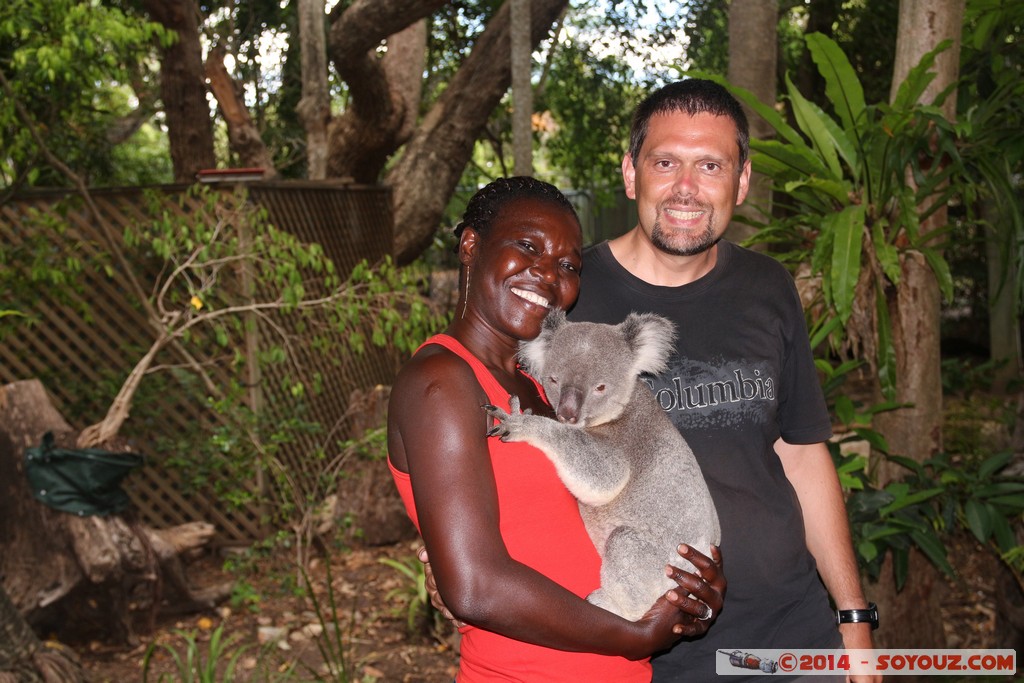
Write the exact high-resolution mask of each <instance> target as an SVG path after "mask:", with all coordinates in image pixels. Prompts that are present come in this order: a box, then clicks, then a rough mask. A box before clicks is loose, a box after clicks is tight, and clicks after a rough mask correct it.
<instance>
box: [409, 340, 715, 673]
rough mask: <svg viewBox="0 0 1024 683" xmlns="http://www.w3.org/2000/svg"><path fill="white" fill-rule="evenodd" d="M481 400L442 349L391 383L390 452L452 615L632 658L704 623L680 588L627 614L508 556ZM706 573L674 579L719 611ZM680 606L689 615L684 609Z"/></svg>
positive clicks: (526, 637)
mask: <svg viewBox="0 0 1024 683" xmlns="http://www.w3.org/2000/svg"><path fill="white" fill-rule="evenodd" d="M486 402H487V401H486V396H485V395H484V393H483V391H482V390H481V389H480V387H479V385H478V384H477V382H476V379H475V377H474V376H473V373H472V371H471V370H470V369H469V368H468V366H466V364H465V363H463V362H462V361H460V360H459V359H457V358H455V357H453V356H450V355H449V354H443V353H434V354H421V356H418V357H417V358H416V359H414V360H413V361H412V362H411V363H410V365H409V366H408V367H407V368H406V369H405V370H404V371H403V373H402V374H401V375H400V377H399V378H398V380H397V381H396V384H395V387H394V388H393V390H392V403H391V407H390V410H389V450H390V451H391V453H392V455H393V456H395V455H397V456H398V457H397V458H395V457H393V461H397V462H396V463H395V464H396V466H398V467H399V468H400V469H401V468H402V464H405V465H406V466H407V467H408V471H409V473H410V475H411V477H412V483H413V493H414V497H415V500H416V511H417V515H418V517H419V522H420V530H421V533H422V535H423V539H424V542H425V544H426V546H427V548H428V550H429V553H430V559H431V564H432V570H433V574H434V577H435V580H436V583H437V587H438V589H439V590H440V592H441V594H442V595H443V596H444V599H445V603H446V604H447V607H448V608H449V609H450V611H451V613H452V614H453V616H454V617H455V618H457V619H459V620H462V621H465V622H467V623H471V624H473V625H475V626H478V627H480V628H484V629H487V630H490V631H494V632H497V633H501V634H503V635H506V636H509V637H512V638H516V639H518V640H523V641H527V642H531V643H536V644H539V645H544V646H547V647H552V648H556V649H561V650H571V651H586V652H595V653H600V654H612V655H622V656H626V657H630V658H634V659H636V658H641V657H645V656H648V655H650V654H651V653H653V652H656V651H658V650H662V649H665V648H667V647H670V646H671V645H672V644H673V643H674V642H675V641H676V640H677V639H678V638H679V637H680V635H681V634H688V633H692V632H694V631H695V630H698V629H702V628H706V626H705V624H704V622H698V623H695V622H696V620H695V619H694V618H693V616H692V614H693V612H696V613H698V614H701V613H703V609H704V608H703V607H702V606H700V605H697V604H696V603H695V601H692V600H689V599H688V598H686V595H685V593H684V591H683V590H680V591H672V593H673V594H674V595H672V596H671V597H669V598H663V599H660V600H659V601H658V602H657V603H656V604H655V606H654V607H653V608H652V610H651V612H649V613H648V614H647V615H645V616H644V617H643V618H642V619H640V620H639V621H637V622H630V621H627V620H625V619H622V618H620V617H618V616H616V615H614V614H611V613H610V612H606V611H604V610H602V609H600V608H597V607H594V606H593V605H591V604H590V603H588V602H586V601H585V600H582V599H580V598H579V597H577V596H576V595H574V594H573V593H572V592H571V591H569V590H566V589H565V588H562V587H561V586H559V585H558V584H556V583H554V582H552V581H551V580H549V579H547V578H546V577H544V576H543V575H541V574H539V573H538V572H536V571H534V570H533V569H530V568H529V567H526V566H525V565H522V564H520V563H519V562H516V561H515V560H513V559H512V558H511V557H510V556H509V554H508V551H507V549H506V548H505V545H504V542H503V541H502V538H501V534H500V531H499V526H498V521H499V520H498V503H497V493H496V488H495V483H494V474H493V471H492V469H491V465H490V457H489V454H488V450H487V442H486V436H485V434H486V430H487V419H486V415H485V413H484V411H483V410H482V409H481V407H480V406H481V405H482V404H483V403H486ZM403 461H404V462H403ZM708 563H709V564H711V563H710V561H709V562H708ZM708 571H709V573H711V574H714V576H710V577H708V579H709V581H711V582H712V583H710V584H709V583H708V582H705V581H701V580H700V579H699V578H697V577H694V576H693V575H688V576H684V577H680V580H679V582H680V585H681V586H684V590H686V591H689V592H692V593H694V594H695V595H697V596H698V597H700V598H701V599H702V600H705V601H706V602H707V603H708V604H709V605H711V607H712V608H713V609H714V611H715V612H717V611H718V610H719V609H720V608H721V586H720V585H718V584H720V583H723V582H722V581H721V580H720V577H719V576H718V575H719V574H720V572H718V571H717V569H716V568H714V567H710V568H708ZM688 603H693V604H688ZM684 604H688V606H689V608H690V609H691V610H692V612H691V613H689V614H688V613H686V612H685V611H681V609H685V607H682V605H684Z"/></svg>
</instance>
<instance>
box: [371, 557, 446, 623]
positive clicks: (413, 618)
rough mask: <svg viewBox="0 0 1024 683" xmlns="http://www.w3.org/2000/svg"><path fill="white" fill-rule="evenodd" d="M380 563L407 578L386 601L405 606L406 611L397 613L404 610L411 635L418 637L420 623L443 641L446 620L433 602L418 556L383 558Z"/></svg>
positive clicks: (423, 568) (401, 608)
mask: <svg viewBox="0 0 1024 683" xmlns="http://www.w3.org/2000/svg"><path fill="white" fill-rule="evenodd" d="M378 562H380V563H381V564H384V565H387V566H388V567H391V568H392V569H394V570H395V571H396V572H398V573H399V574H400V575H401V576H402V578H403V583H402V584H401V585H399V586H398V587H397V588H393V589H391V590H390V591H388V593H387V595H385V596H384V599H385V600H388V601H390V600H394V599H398V600H399V601H401V602H403V603H404V608H403V607H399V608H397V610H398V611H399V612H400V611H402V610H403V609H404V611H405V618H406V624H405V626H406V629H407V630H408V631H409V633H410V634H414V633H416V632H417V631H419V629H420V628H421V627H420V624H422V625H423V627H426V628H427V630H429V632H430V633H431V634H432V635H433V636H434V637H435V638H437V639H438V640H442V636H441V634H442V633H443V632H444V628H445V623H446V621H445V618H444V616H443V615H442V614H441V613H440V612H439V611H438V610H437V609H436V608H435V607H434V605H433V604H432V603H431V602H430V594H429V593H428V592H427V574H426V567H425V565H424V564H423V563H422V562H420V561H419V559H418V558H417V557H416V556H415V555H409V556H408V557H404V558H402V559H401V560H393V559H391V558H390V557H382V558H381V559H379V560H378Z"/></svg>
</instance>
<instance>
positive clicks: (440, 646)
mask: <svg viewBox="0 0 1024 683" xmlns="http://www.w3.org/2000/svg"><path fill="white" fill-rule="evenodd" d="M415 548H416V546H415V545H411V544H409V543H407V542H404V543H399V544H395V545H389V546H383V547H378V548H348V549H335V550H332V551H331V554H330V561H329V565H328V562H327V561H325V558H324V556H322V555H321V556H320V557H318V558H315V559H314V560H313V561H312V562H311V563H310V568H309V570H308V575H309V577H310V581H311V583H312V585H313V586H314V591H315V592H314V595H315V596H316V600H315V602H314V601H312V600H310V599H307V598H303V597H301V596H300V593H301V591H299V590H297V587H298V586H299V585H300V582H301V580H302V579H301V575H300V573H299V572H298V570H297V569H296V565H295V563H294V559H293V558H291V557H288V556H287V555H286V554H285V553H284V552H279V553H275V554H271V555H268V556H264V557H261V558H259V559H258V560H256V561H254V562H251V563H250V565H249V566H248V567H247V568H246V570H245V571H244V572H241V573H239V572H237V571H236V572H234V573H233V574H231V576H235V577H239V582H238V584H237V586H238V587H237V588H236V597H235V598H234V599H233V600H232V604H225V605H223V606H221V607H219V608H216V609H213V610H210V611H208V612H204V613H199V614H192V615H178V616H161V617H159V618H158V620H157V624H156V629H155V630H154V631H153V632H152V633H150V634H148V635H141V636H139V639H140V641H141V642H140V643H139V644H138V645H137V646H135V647H130V648H125V647H112V646H108V645H103V644H101V643H88V644H84V645H82V646H78V647H76V648H75V649H76V651H77V653H78V655H79V657H80V658H81V660H82V664H83V666H84V668H85V669H86V671H87V675H88V676H89V680H90V681H92V682H93V683H133V682H135V681H143V680H148V681H161V680H163V681H174V682H178V681H183V680H185V681H192V680H194V681H196V682H197V683H199V682H202V683H205V682H206V681H211V682H212V681H218V682H222V683H230V681H268V682H269V681H282V682H283V681H317V680H324V681H335V682H339V681H356V682H365V683H375V682H384V681H397V682H401V683H441V682H445V683H450V681H452V680H454V678H455V674H456V671H457V660H458V657H457V655H456V654H455V651H454V647H453V646H454V637H453V634H454V629H452V628H451V627H449V626H448V624H447V623H446V622H443V620H440V624H439V625H440V629H438V630H437V631H436V632H437V633H438V635H437V636H433V635H431V633H430V630H431V628H433V627H434V618H433V615H432V614H426V613H425V610H424V611H420V612H417V613H416V615H415V616H416V618H415V619H414V620H413V621H414V623H413V627H412V629H410V627H409V620H408V615H409V597H410V596H411V594H412V593H414V591H415V584H414V583H413V581H412V580H411V579H409V578H407V577H406V576H404V575H403V574H402V573H401V572H400V571H398V570H396V569H395V568H393V567H392V566H388V565H386V564H384V563H382V562H380V560H381V559H390V560H393V561H395V562H399V563H403V564H404V563H406V562H410V563H411V562H416V560H415V558H414V552H415ZM222 564H223V562H222V561H221V560H218V559H216V558H214V557H212V556H211V557H206V558H203V559H201V560H200V561H198V562H197V563H196V564H194V565H192V566H191V567H190V568H189V572H188V573H189V576H190V578H191V579H193V580H195V581H196V583H201V584H206V583H207V582H209V583H211V584H212V583H217V582H219V581H222V580H224V579H225V578H228V577H229V575H228V573H227V572H226V571H225V570H224V569H223V568H222V566H221V565H222ZM417 564H418V562H417ZM328 572H329V573H330V575H331V578H332V581H331V586H332V587H333V603H334V609H333V610H332V609H331V596H330V594H329V592H328V590H327V585H328V579H327V576H328ZM392 591H394V592H392ZM317 608H319V610H320V614H321V616H318V615H317ZM431 612H433V610H432V609H431ZM339 627H340V632H341V636H342V637H341V647H340V648H337V647H334V648H333V650H328V654H327V655H326V656H325V655H324V653H323V651H322V650H321V646H325V645H328V644H333V643H336V642H337V640H336V639H335V638H333V637H332V635H333V634H334V633H335V631H336V630H338V628H339ZM218 630H221V631H222V633H221V634H220V643H221V644H220V645H218V644H217V631H218ZM190 640H191V641H192V642H193V643H194V644H193V645H192V646H190V645H189V641H190ZM172 650H173V652H174V653H175V654H172ZM150 651H152V654H151V656H150V658H149V663H148V667H147V666H145V661H146V658H147V652H150ZM190 651H191V654H193V655H194V656H195V657H197V658H198V659H199V660H201V666H200V668H202V663H205V662H210V661H212V662H213V663H214V664H215V665H216V668H217V671H218V673H217V675H216V676H213V677H199V676H196V677H195V678H186V677H185V675H184V674H183V673H182V671H181V667H180V665H179V658H180V659H181V660H185V658H186V657H187V656H188V654H189V652H190ZM339 651H340V655H339V654H338V653H339ZM236 655H237V657H236ZM232 660H234V671H233V674H231V675H229V674H228V673H227V671H226V669H227V667H228V666H229V665H231V664H232ZM343 660H344V672H343V673H342V666H343V664H342V662H343ZM328 665H329V666H328Z"/></svg>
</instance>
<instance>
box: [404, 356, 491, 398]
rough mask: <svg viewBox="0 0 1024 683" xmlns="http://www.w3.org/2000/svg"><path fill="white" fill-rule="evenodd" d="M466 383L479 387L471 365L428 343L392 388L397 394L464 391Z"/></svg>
mask: <svg viewBox="0 0 1024 683" xmlns="http://www.w3.org/2000/svg"><path fill="white" fill-rule="evenodd" d="M467 383H474V384H475V383H476V377H475V374H474V372H473V369H472V368H471V367H470V365H469V363H468V362H467V361H466V360H465V359H463V358H461V357H460V356H459V355H458V354H457V353H456V352H455V351H453V350H451V349H450V348H447V347H446V346H442V345H441V344H437V343H427V344H426V345H424V346H422V347H420V349H419V350H418V351H417V352H416V353H415V355H413V356H412V358H410V359H409V360H408V361H406V363H405V365H403V366H402V369H401V370H399V372H398V375H397V377H396V378H395V382H394V385H393V386H392V395H394V393H395V392H396V391H413V392H416V390H417V388H419V389H420V390H421V391H423V392H427V393H432V392H438V391H440V392H445V391H464V390H465V387H466V384H467Z"/></svg>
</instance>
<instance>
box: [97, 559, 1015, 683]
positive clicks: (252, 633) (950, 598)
mask: <svg viewBox="0 0 1024 683" xmlns="http://www.w3.org/2000/svg"><path fill="white" fill-rule="evenodd" d="M961 546H962V547H960V548H958V549H956V551H955V552H954V553H952V554H953V555H954V556H957V557H960V558H962V564H961V566H959V567H958V570H959V573H960V578H959V580H958V581H956V582H953V581H949V582H948V583H947V586H946V588H945V593H944V599H943V611H944V614H943V618H944V621H945V624H946V626H947V635H948V636H949V646H950V647H957V648H990V647H995V645H994V642H995V636H996V633H995V630H996V622H997V618H996V613H997V606H996V596H997V591H998V589H997V587H996V585H995V581H994V579H993V578H992V577H991V573H992V572H991V563H990V559H989V558H987V557H986V556H985V554H984V553H983V552H979V551H981V549H980V548H979V547H977V546H973V544H972V543H970V542H968V541H963V542H962V543H961ZM415 548H416V545H415V543H408V542H403V543H399V544H396V545H389V546H383V547H378V548H355V549H337V550H334V551H332V553H331V557H330V565H329V567H328V564H327V562H325V560H324V558H323V557H321V558H318V559H317V560H315V561H314V562H313V563H312V566H311V568H310V578H311V580H312V583H313V585H314V586H315V587H316V596H317V602H318V603H319V604H320V607H321V610H327V611H328V612H329V605H328V603H329V597H328V594H327V590H326V587H327V573H328V571H330V573H331V576H332V583H331V585H332V586H333V589H334V602H335V607H336V613H337V623H338V624H339V625H340V627H341V631H342V634H343V638H342V643H343V646H342V647H343V650H344V654H345V657H346V660H347V663H346V666H347V668H346V673H345V674H344V675H339V674H335V675H331V674H330V672H329V671H328V670H326V669H325V668H324V662H325V661H330V662H333V663H335V664H337V663H338V661H339V658H338V657H337V656H336V655H329V656H328V657H327V658H326V660H325V657H324V656H323V654H322V653H321V650H320V649H319V648H318V646H317V641H318V640H319V641H320V642H321V644H323V643H324V642H327V641H329V640H330V639H329V638H328V637H327V636H325V635H324V633H322V632H321V629H322V627H323V626H324V624H325V623H326V626H327V629H326V633H327V635H330V633H332V631H333V623H334V619H333V618H331V617H326V618H323V619H321V618H318V617H317V615H316V610H315V607H314V605H313V604H312V603H311V601H309V600H307V599H303V598H301V597H299V595H298V591H296V589H295V588H296V586H297V585H298V584H297V582H298V580H299V577H298V576H297V573H296V571H295V570H294V564H292V563H291V562H290V558H288V557H285V556H284V555H283V554H278V555H271V556H266V557H263V558H261V559H260V560H259V561H258V562H256V563H255V564H254V565H253V566H251V567H250V568H249V569H248V571H247V572H245V574H244V577H243V580H242V581H241V582H240V588H239V590H238V591H237V594H238V596H239V597H240V598H241V601H240V602H236V604H234V605H224V606H222V607H220V608H218V609H215V610H210V611H209V612H206V613H200V614H193V615H188V616H178V617H162V618H160V619H159V620H158V623H157V628H156V630H155V631H154V632H153V633H151V634H149V635H147V636H143V637H141V643H140V644H139V645H137V646H136V647H134V648H113V647H109V646H104V645H101V644H99V643H92V644H88V645H85V646H82V647H79V648H77V651H78V653H79V656H80V657H81V659H82V662H83V665H84V667H85V668H86V670H87V672H88V675H89V678H90V680H91V681H93V683H132V682H134V681H143V680H149V681H159V680H165V681H183V680H195V681H197V682H198V681H207V680H210V681H214V680H216V681H223V682H225V683H227V682H229V681H232V680H233V681H314V680H329V681H357V682H361V683H376V682H390V681H395V682H400V683H448V682H450V681H452V680H453V679H454V677H455V673H456V671H457V661H458V657H457V654H456V652H455V650H454V648H453V644H454V639H453V637H452V633H453V632H452V629H451V628H450V627H448V625H447V624H446V623H443V622H442V623H441V624H440V628H439V629H437V630H436V631H435V633H437V634H438V635H431V634H430V632H429V631H430V629H431V628H432V627H434V619H433V618H432V616H427V615H418V616H419V618H418V619H416V620H414V626H413V629H412V630H410V628H409V625H408V619H407V617H408V614H409V612H408V604H409V603H408V597H409V596H410V591H412V590H413V587H414V584H413V583H412V582H411V580H410V579H407V578H406V577H405V576H404V575H403V574H401V573H400V572H399V571H397V570H396V569H394V568H393V567H391V566H388V565H386V564H384V563H382V562H380V560H381V559H390V560H394V561H396V562H400V563H404V562H407V561H410V562H414V561H415V560H413V559H412V558H413V553H414V551H415ZM972 558H974V559H972ZM189 574H190V576H192V577H196V578H198V577H202V581H203V582H205V581H210V582H216V581H219V580H222V579H223V578H225V576H226V574H225V573H224V570H223V569H222V568H221V567H220V566H219V562H218V561H217V560H215V559H214V558H213V557H208V558H204V559H203V560H201V561H200V562H198V563H197V564H196V565H193V566H192V567H191V568H190V571H189ZM236 576H237V574H236ZM392 591H395V592H394V593H393V592H392ZM219 628H222V630H223V634H222V641H221V642H222V643H223V642H225V641H227V642H228V645H227V646H226V647H222V648H218V647H217V646H216V645H214V644H213V641H214V640H215V635H214V634H215V633H216V631H217V630H218V629H219ZM275 635H276V636H278V637H281V638H282V640H279V641H276V642H274V636H275ZM189 638H191V639H192V640H193V641H194V642H195V646H194V647H192V648H191V650H192V652H193V654H194V655H196V656H197V657H198V658H199V659H200V660H201V662H207V661H210V660H211V659H212V660H213V661H214V662H215V663H216V664H217V666H218V671H219V673H218V675H217V676H216V677H213V678H199V677H196V678H195V679H188V678H185V676H184V675H183V674H182V673H181V672H180V669H179V665H178V663H177V660H176V658H175V656H174V655H172V654H171V652H170V650H169V649H168V648H170V649H172V650H174V651H175V652H177V653H178V656H179V657H181V658H182V659H184V658H185V656H186V654H187V653H188V651H189V649H190V648H189V646H188V639H189ZM260 641H269V642H264V643H263V644H262V645H261V644H260ZM150 649H152V650H153V655H152V657H151V659H150V663H149V667H148V677H146V678H145V679H144V661H145V659H146V653H147V651H149V650H150ZM211 653H212V654H211ZM236 653H238V657H237V660H236V661H235V671H234V675H233V676H227V675H226V674H225V668H226V667H227V666H228V665H229V664H230V662H231V660H232V659H233V658H234V656H235V654H236ZM335 671H336V672H337V671H338V669H337V668H336V669H335ZM161 676H163V678H162V679H161ZM947 680H948V677H947ZM1002 680H1006V679H1002Z"/></svg>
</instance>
